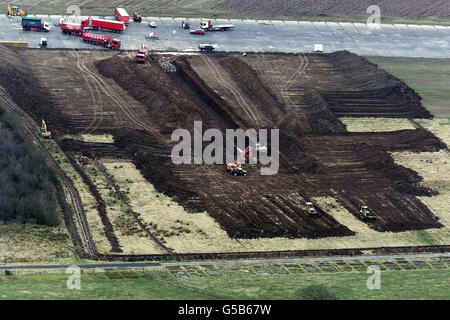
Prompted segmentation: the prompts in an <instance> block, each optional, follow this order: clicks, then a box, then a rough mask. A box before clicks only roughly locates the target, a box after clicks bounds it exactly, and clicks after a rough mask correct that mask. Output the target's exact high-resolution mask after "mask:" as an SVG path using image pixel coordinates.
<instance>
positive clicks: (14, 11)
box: [7, 6, 27, 17]
mask: <svg viewBox="0 0 450 320" xmlns="http://www.w3.org/2000/svg"><path fill="white" fill-rule="evenodd" d="M7 15H8V16H21V17H23V16H26V15H27V14H26V12H25V11H24V10H22V9H20V8H19V7H16V6H8V13H7Z"/></svg>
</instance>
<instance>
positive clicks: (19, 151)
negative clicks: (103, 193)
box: [0, 105, 61, 226]
mask: <svg viewBox="0 0 450 320" xmlns="http://www.w3.org/2000/svg"><path fill="white" fill-rule="evenodd" d="M4 110H5V109H4V107H3V106H1V105H0V221H3V222H5V223H6V222H7V221H11V220H17V221H21V222H23V223H27V222H34V223H37V224H42V225H47V226H57V225H59V224H60V222H61V217H60V214H59V211H58V202H57V198H56V192H57V191H56V187H55V184H56V179H57V176H56V173H55V171H54V170H53V168H51V167H50V166H49V165H48V164H47V162H46V160H45V157H44V155H42V154H41V152H40V151H39V149H37V148H36V146H35V145H34V144H33V143H32V141H31V139H29V138H27V137H24V134H23V133H22V132H21V130H20V121H19V119H18V117H17V116H16V115H15V114H11V113H5V111H4Z"/></svg>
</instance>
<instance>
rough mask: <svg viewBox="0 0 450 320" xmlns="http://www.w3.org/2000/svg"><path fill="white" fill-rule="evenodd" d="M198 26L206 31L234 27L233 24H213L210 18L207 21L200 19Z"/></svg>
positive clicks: (226, 29) (224, 29)
mask: <svg viewBox="0 0 450 320" xmlns="http://www.w3.org/2000/svg"><path fill="white" fill-rule="evenodd" d="M200 28H202V29H203V30H206V31H228V30H231V29H233V28H234V25H232V24H219V25H217V26H214V25H213V24H212V22H211V20H208V21H207V22H205V21H202V22H200Z"/></svg>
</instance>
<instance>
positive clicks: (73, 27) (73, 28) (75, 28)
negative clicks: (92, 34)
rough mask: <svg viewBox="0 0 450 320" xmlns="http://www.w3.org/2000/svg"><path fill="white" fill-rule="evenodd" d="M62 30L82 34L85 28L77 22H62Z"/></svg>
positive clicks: (65, 32)
mask: <svg viewBox="0 0 450 320" xmlns="http://www.w3.org/2000/svg"><path fill="white" fill-rule="evenodd" d="M61 31H62V33H64V34H69V35H72V36H73V35H77V36H81V35H82V34H83V29H82V28H81V25H79V24H75V23H61Z"/></svg>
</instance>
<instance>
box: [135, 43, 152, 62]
mask: <svg viewBox="0 0 450 320" xmlns="http://www.w3.org/2000/svg"><path fill="white" fill-rule="evenodd" d="M148 55H149V50H148V47H147V46H145V45H142V46H141V48H140V49H139V52H138V54H137V55H136V62H137V63H145V62H146V61H147V59H148Z"/></svg>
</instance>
